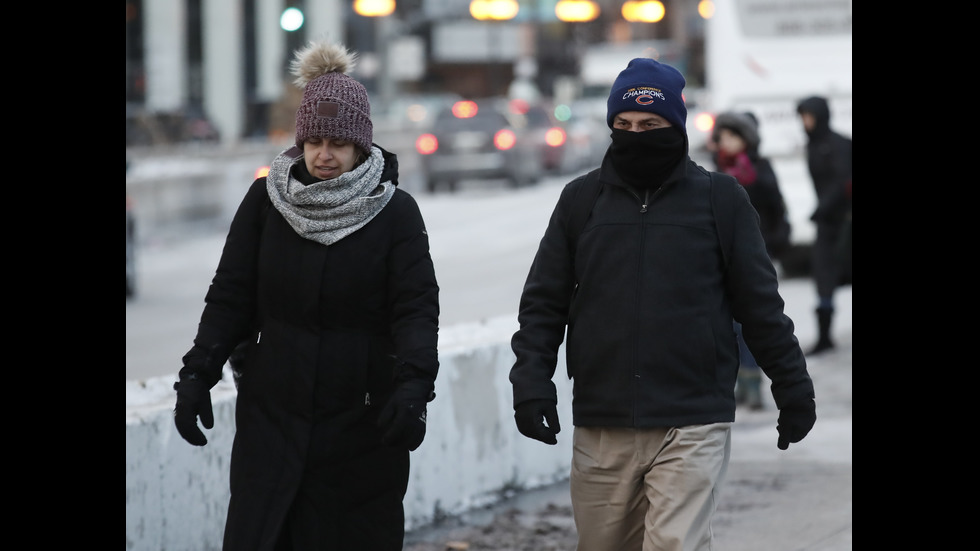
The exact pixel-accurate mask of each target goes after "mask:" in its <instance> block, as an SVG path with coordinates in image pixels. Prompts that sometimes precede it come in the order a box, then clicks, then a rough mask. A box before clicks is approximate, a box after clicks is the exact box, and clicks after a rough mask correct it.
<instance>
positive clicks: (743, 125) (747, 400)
mask: <svg viewBox="0 0 980 551" xmlns="http://www.w3.org/2000/svg"><path fill="white" fill-rule="evenodd" d="M711 142H712V143H713V144H714V150H715V155H714V159H715V164H716V168H717V170H719V171H720V172H724V173H725V174H728V175H730V176H734V177H735V179H736V180H738V183H739V184H741V185H742V187H744V188H745V191H746V192H748V194H749V200H750V201H751V202H752V206H753V207H755V211H756V212H757V213H758V214H759V229H760V230H761V231H762V239H763V241H765V242H766V251H767V252H768V253H769V256H770V258H772V259H773V260H774V261H777V259H778V258H779V256H780V255H781V254H782V253H783V252H784V251H786V249H787V248H788V247H789V245H790V241H789V238H790V229H791V228H790V223H789V216H788V213H787V212H786V202H785V201H784V200H783V194H782V191H780V189H779V181H778V180H777V179H776V172H775V171H774V170H773V168H772V163H770V162H769V159H768V158H766V157H763V156H762V155H761V154H760V153H759V145H760V143H761V140H760V137H759V126H758V121H757V119H756V118H755V116H753V115H752V114H751V113H735V112H725V113H721V114H719V115H718V117H717V118H715V126H714V129H713V130H712V133H711ZM734 325H735V335H736V336H737V338H738V348H739V363H740V366H739V369H738V380H737V382H736V384H735V402H736V403H739V404H746V405H747V406H748V407H749V408H750V409H762V408H763V403H762V388H761V387H762V370H761V369H760V368H759V362H757V361H756V359H755V356H753V355H752V351H751V350H749V347H748V346H747V345H746V344H745V339H744V338H743V337H742V325H741V324H740V323H738V322H734Z"/></svg>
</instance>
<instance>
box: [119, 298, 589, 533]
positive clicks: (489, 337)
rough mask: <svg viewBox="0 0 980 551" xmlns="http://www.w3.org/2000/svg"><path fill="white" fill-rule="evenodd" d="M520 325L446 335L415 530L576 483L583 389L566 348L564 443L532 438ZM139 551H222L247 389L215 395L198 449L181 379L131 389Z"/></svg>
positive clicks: (496, 324) (131, 493) (413, 495)
mask: <svg viewBox="0 0 980 551" xmlns="http://www.w3.org/2000/svg"><path fill="white" fill-rule="evenodd" d="M516 330H517V320H516V315H515V316H508V317H505V318H497V319H493V320H488V321H486V322H480V323H473V324H463V325H458V326H453V327H450V328H446V329H443V330H441V331H440V337H439V361H440V369H439V376H438V378H437V379H436V399H435V400H434V401H433V402H432V403H430V404H429V408H428V428H427V432H426V438H425V441H424V442H423V443H422V445H421V446H420V447H419V448H418V449H417V450H416V451H414V452H412V454H411V471H410V478H409V483H408V492H407V494H406V496H405V501H404V503H405V518H406V522H405V527H406V529H407V530H411V529H413V528H417V527H420V526H424V525H426V524H429V523H431V522H433V521H434V520H437V519H439V518H442V517H444V516H447V515H449V516H451V515H456V514H460V513H463V512H466V511H469V510H472V509H475V508H478V507H482V506H484V505H488V504H491V503H495V502H497V501H499V500H501V499H503V498H505V497H509V496H510V495H511V494H512V492H513V491H517V490H522V489H530V488H536V487H539V486H543V485H547V484H551V483H553V482H557V481H559V480H563V479H565V478H567V477H568V470H569V463H570V458H571V435H572V417H571V402H570V400H569V399H568V397H570V396H571V381H569V380H568V378H567V377H566V376H565V373H566V371H565V362H564V350H562V351H560V352H559V355H558V357H559V365H558V368H557V371H556V376H555V378H554V380H555V383H556V385H558V396H559V403H558V413H559V416H560V420H561V424H562V426H563V427H564V428H563V430H562V432H561V434H559V435H558V444H557V445H556V446H548V445H545V444H542V443H541V442H538V441H536V440H531V439H528V438H525V437H524V436H523V435H521V434H520V433H519V432H518V431H517V427H516V426H515V424H514V412H513V399H512V390H511V384H510V381H509V380H508V375H509V372H510V368H511V367H512V366H513V362H514V354H513V352H512V351H511V349H510V337H511V336H512V335H513V333H514V331H516ZM126 384H127V388H126V403H127V407H126V549H127V551H160V550H164V549H165V550H167V551H210V550H220V549H221V540H222V535H223V531H224V521H225V515H226V510H227V507H228V499H229V496H230V494H229V490H228V476H229V460H230V457H231V445H232V441H233V439H234V432H235V398H236V395H237V394H236V391H235V387H234V384H233V383H232V382H231V378H230V372H228V369H227V367H226V376H225V379H224V380H222V381H221V382H219V383H218V385H217V386H215V387H214V389H212V391H211V396H212V404H213V407H214V417H215V420H214V429H212V430H206V431H205V433H206V435H207V438H208V444H207V445H206V446H204V447H200V448H199V447H195V446H191V445H190V444H188V443H187V442H185V441H184V440H183V439H182V438H181V437H180V435H179V434H178V433H177V430H176V428H175V427H174V423H173V405H174V399H175V396H176V395H175V393H174V391H173V388H172V385H173V380H172V379H170V378H165V377H164V378H158V379H153V380H150V381H145V382H137V381H129V382H127V383H126Z"/></svg>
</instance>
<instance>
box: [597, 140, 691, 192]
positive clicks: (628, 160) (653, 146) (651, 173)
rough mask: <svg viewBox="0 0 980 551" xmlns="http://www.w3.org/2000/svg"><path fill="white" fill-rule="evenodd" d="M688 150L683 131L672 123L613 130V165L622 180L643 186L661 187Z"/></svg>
mask: <svg viewBox="0 0 980 551" xmlns="http://www.w3.org/2000/svg"><path fill="white" fill-rule="evenodd" d="M685 153H686V152H685V150H684V134H682V133H681V132H680V131H678V130H677V129H676V128H674V127H673V126H669V127H667V128H658V129H656V130H647V131H645V132H630V131H629V130H619V129H613V131H612V145H611V146H610V148H609V154H610V155H611V157H612V166H613V168H614V169H615V170H616V174H619V177H620V178H622V179H623V181H625V182H626V183H627V184H630V185H631V186H634V187H638V188H640V189H656V188H658V187H660V186H661V184H663V183H664V181H666V180H667V177H668V176H670V173H671V172H673V170H674V168H675V167H676V166H677V165H678V163H680V162H681V161H683V160H684V156H685Z"/></svg>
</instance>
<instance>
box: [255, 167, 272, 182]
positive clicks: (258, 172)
mask: <svg viewBox="0 0 980 551" xmlns="http://www.w3.org/2000/svg"><path fill="white" fill-rule="evenodd" d="M268 175H269V167H267V166H260V167H259V168H257V169H255V179H256V180H258V179H259V178H262V177H263V176H268Z"/></svg>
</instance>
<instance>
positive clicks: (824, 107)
mask: <svg viewBox="0 0 980 551" xmlns="http://www.w3.org/2000/svg"><path fill="white" fill-rule="evenodd" d="M796 112H797V113H800V114H802V113H810V114H811V115H813V118H814V119H815V120H816V123H817V124H816V126H815V127H814V128H813V131H812V132H810V134H811V135H818V134H824V133H826V132H829V131H830V104H829V103H828V102H827V99H826V98H824V97H821V96H810V97H808V98H806V99H804V100H802V101H800V103H799V104H798V105H797V106H796Z"/></svg>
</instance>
